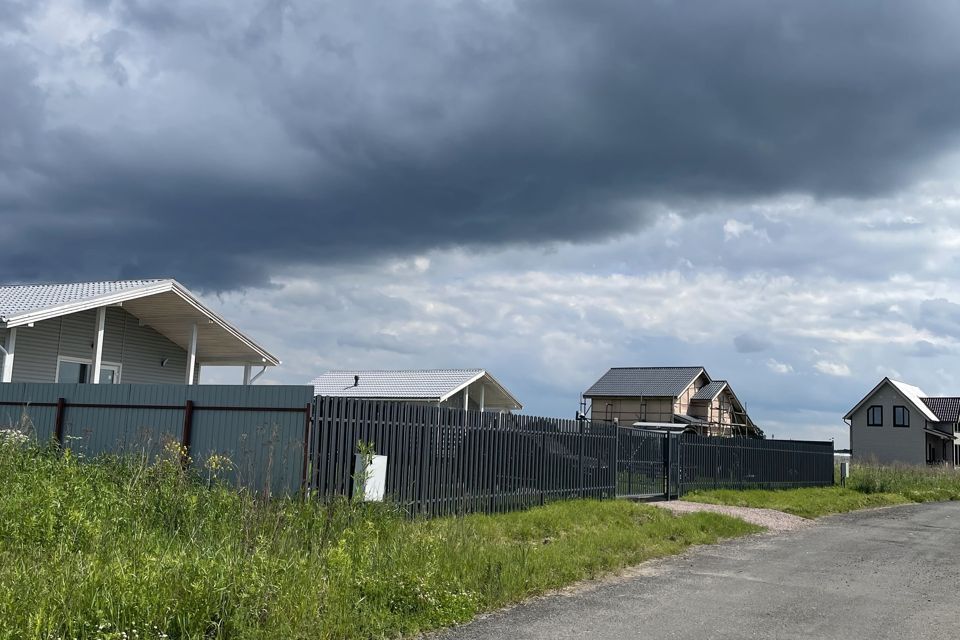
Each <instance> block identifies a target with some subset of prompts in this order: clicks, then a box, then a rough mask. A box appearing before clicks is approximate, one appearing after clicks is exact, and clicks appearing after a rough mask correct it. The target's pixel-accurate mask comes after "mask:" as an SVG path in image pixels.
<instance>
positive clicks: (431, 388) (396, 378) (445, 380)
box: [311, 369, 523, 410]
mask: <svg viewBox="0 0 960 640" xmlns="http://www.w3.org/2000/svg"><path fill="white" fill-rule="evenodd" d="M355 376H359V378H360V379H359V380H357V381H356V384H354V380H355ZM478 380H483V382H484V384H485V385H488V387H487V389H488V390H485V392H484V393H485V401H486V404H487V405H488V406H496V407H510V408H513V409H518V410H519V409H522V408H523V405H522V404H520V401H519V400H517V399H516V398H515V397H514V396H513V394H511V393H510V392H509V391H507V390H506V388H504V386H503V385H501V384H500V383H499V382H498V381H497V380H496V378H494V377H493V376H492V375H490V374H489V373H487V371H485V370H484V369H406V370H383V369H380V370H366V371H362V370H352V371H347V370H343V371H327V372H326V373H324V374H323V375H321V376H318V377H317V378H314V380H313V382H312V383H311V384H313V389H314V393H315V394H316V395H318V396H337V397H345V398H370V399H377V400H422V401H424V402H443V401H445V400H448V399H449V398H451V397H452V396H454V395H455V394H457V393H459V392H460V391H462V390H463V389H464V388H465V387H467V386H469V385H471V384H473V383H474V382H477V381H478Z"/></svg>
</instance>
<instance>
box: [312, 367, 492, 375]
mask: <svg viewBox="0 0 960 640" xmlns="http://www.w3.org/2000/svg"><path fill="white" fill-rule="evenodd" d="M425 371H486V369H484V368H483V367H452V368H449V369H440V368H433V369H328V370H326V371H324V372H323V373H322V374H320V375H324V374H327V373H360V372H367V373H404V372H410V373H423V372H425Z"/></svg>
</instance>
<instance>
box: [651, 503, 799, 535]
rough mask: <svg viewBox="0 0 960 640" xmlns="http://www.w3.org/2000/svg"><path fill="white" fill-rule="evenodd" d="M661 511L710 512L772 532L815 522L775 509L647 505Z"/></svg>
mask: <svg viewBox="0 0 960 640" xmlns="http://www.w3.org/2000/svg"><path fill="white" fill-rule="evenodd" d="M647 504H649V505H651V506H654V507H660V508H661V509H668V510H670V511H672V512H673V513H694V512H696V511H710V512H713V513H721V514H723V515H725V516H733V517H734V518H740V519H741V520H745V521H747V522H749V523H751V524H755V525H759V526H761V527H766V528H767V530H768V531H771V532H775V533H776V532H781V531H795V530H796V529H802V528H804V527H809V526H811V525H812V524H813V520H808V519H807V518H801V517H800V516H795V515H792V514H789V513H784V512H782V511H776V510H774V509H757V508H754V507H732V506H727V505H721V504H705V503H702V502H686V501H685V500H670V501H666V500H664V501H657V502H649V503H647Z"/></svg>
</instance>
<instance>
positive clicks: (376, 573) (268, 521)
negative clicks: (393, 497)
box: [0, 443, 758, 639]
mask: <svg viewBox="0 0 960 640" xmlns="http://www.w3.org/2000/svg"><path fill="white" fill-rule="evenodd" d="M169 453H170V455H169V456H167V457H166V458H165V459H164V460H161V461H160V462H158V463H156V464H153V465H146V464H144V463H142V462H137V461H131V460H129V459H127V460H121V459H103V460H99V461H96V462H82V461H79V460H77V458H76V457H74V456H72V455H70V454H64V455H59V454H58V452H56V451H55V450H40V449H36V448H30V447H26V448H24V447H22V446H12V445H10V444H6V445H4V444H2V443H0V638H104V639H120V638H124V639H127V638H164V637H170V638H379V637H397V636H400V635H407V634H413V633H416V632H418V631H421V630H426V629H431V628H436V627H440V626H445V625H449V624H452V623H457V622H462V621H466V620H469V619H470V618H471V617H473V616H474V615H476V614H477V613H478V612H481V611H485V610H490V609H493V608H496V607H500V606H502V605H505V604H508V603H511V602H515V601H518V600H521V599H523V598H525V597H528V596H530V595H533V594H537V593H541V592H544V591H547V590H551V589H555V588H558V587H562V586H564V585H567V584H569V583H571V582H574V581H577V580H581V579H586V578H592V577H595V576H599V575H602V574H605V573H609V572H614V571H616V570H618V569H620V568H622V567H625V566H628V565H632V564H636V563H638V562H641V561H643V560H646V559H649V558H653V557H658V556H663V555H667V554H672V553H676V552H679V551H681V550H683V549H685V548H687V547H689V546H690V545H694V544H703V543H712V542H715V541H717V540H719V539H721V538H725V537H733V536H739V535H744V534H747V533H751V532H754V531H757V530H758V528H757V527H754V526H752V525H748V524H746V523H744V522H742V521H739V520H736V519H733V518H726V517H723V516H718V515H716V514H707V513H701V514H693V515H687V516H683V517H675V516H672V515H670V514H668V513H666V512H664V511H662V510H660V509H655V508H652V507H649V506H645V505H637V504H633V503H630V502H624V501H607V502H599V501H570V502H557V503H553V504H550V505H548V506H545V507H541V508H537V509H532V510H530V511H525V512H517V513H510V514H503V515H495V516H483V515H473V516H468V517H462V518H440V519H435V520H417V521H411V520H408V519H405V518H403V517H402V516H401V515H399V514H398V513H396V512H395V511H393V510H391V509H390V508H388V507H385V506H383V505H369V504H358V503H348V502H338V503H334V504H321V503H318V502H316V501H302V500H296V499H281V500H272V501H265V500H259V499H257V498H256V497H255V496H252V495H250V494H248V493H241V492H237V491H234V490H231V489H229V488H227V487H223V486H218V485H217V484H216V483H213V484H212V486H210V487H208V486H207V483H206V482H204V481H202V480H199V479H197V478H194V477H190V476H188V475H187V474H185V473H184V472H183V471H182V470H181V467H180V465H179V462H178V460H177V457H176V452H175V451H171V452H169Z"/></svg>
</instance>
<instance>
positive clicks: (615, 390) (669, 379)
mask: <svg viewBox="0 0 960 640" xmlns="http://www.w3.org/2000/svg"><path fill="white" fill-rule="evenodd" d="M701 373H703V374H706V371H704V369H703V367H614V368H612V369H610V370H609V371H607V372H606V373H605V374H603V377H601V378H600V379H599V380H597V381H596V382H594V383H593V386H591V387H590V388H589V389H587V390H586V391H585V392H584V394H583V397H585V398H593V397H597V396H600V397H604V396H628V397H635V396H649V397H669V398H676V397H677V396H679V395H680V394H681V393H683V390H684V389H686V388H687V387H689V386H690V385H691V384H692V383H693V381H694V380H696V378H697V376H699V375H700V374H701ZM707 379H708V380H709V379H710V376H709V375H707Z"/></svg>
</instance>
